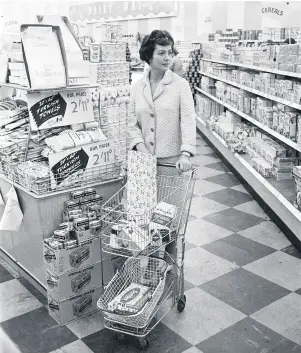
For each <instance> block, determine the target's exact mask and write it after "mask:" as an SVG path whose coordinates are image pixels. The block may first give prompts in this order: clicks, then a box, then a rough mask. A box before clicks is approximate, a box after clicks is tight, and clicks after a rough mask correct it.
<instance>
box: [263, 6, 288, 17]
mask: <svg viewBox="0 0 301 353" xmlns="http://www.w3.org/2000/svg"><path fill="white" fill-rule="evenodd" d="M261 12H262V13H263V14H275V15H278V16H283V10H280V9H277V8H275V7H263V8H262V9H261Z"/></svg>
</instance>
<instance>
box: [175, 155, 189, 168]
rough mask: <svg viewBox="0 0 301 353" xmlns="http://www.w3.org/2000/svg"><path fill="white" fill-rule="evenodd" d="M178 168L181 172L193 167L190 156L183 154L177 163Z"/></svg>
mask: <svg viewBox="0 0 301 353" xmlns="http://www.w3.org/2000/svg"><path fill="white" fill-rule="evenodd" d="M176 168H177V169H178V171H179V172H180V173H182V172H188V171H189V170H190V169H191V168H192V164H191V162H190V158H189V157H188V156H186V155H185V154H182V155H181V157H180V159H179V160H178V162H177V163H176Z"/></svg>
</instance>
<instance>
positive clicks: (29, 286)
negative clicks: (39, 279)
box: [18, 277, 48, 305]
mask: <svg viewBox="0 0 301 353" xmlns="http://www.w3.org/2000/svg"><path fill="white" fill-rule="evenodd" d="M18 281H19V282H20V283H21V284H23V286H24V287H25V288H26V289H27V290H28V291H29V292H30V293H31V294H32V295H34V296H35V297H36V298H37V299H38V300H39V301H40V302H41V303H42V304H43V305H47V304H48V301H47V298H46V297H45V295H43V294H42V293H41V292H40V291H38V290H37V289H36V288H35V287H34V286H33V285H32V284H31V283H29V282H28V281H27V280H26V279H25V278H24V277H21V278H18Z"/></svg>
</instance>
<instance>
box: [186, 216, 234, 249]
mask: <svg viewBox="0 0 301 353" xmlns="http://www.w3.org/2000/svg"><path fill="white" fill-rule="evenodd" d="M230 234H232V231H230V230H228V229H225V228H222V227H220V226H217V225H215V224H213V223H211V222H207V221H205V220H203V219H195V220H193V221H191V222H189V223H188V225H187V229H186V239H187V241H188V242H189V243H191V244H194V245H196V246H202V245H205V244H208V243H211V242H213V241H215V240H219V239H221V238H224V237H226V236H228V235H230Z"/></svg>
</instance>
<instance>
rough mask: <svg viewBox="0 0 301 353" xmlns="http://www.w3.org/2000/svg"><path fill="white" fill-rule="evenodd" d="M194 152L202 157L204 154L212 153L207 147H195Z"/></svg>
mask: <svg viewBox="0 0 301 353" xmlns="http://www.w3.org/2000/svg"><path fill="white" fill-rule="evenodd" d="M196 152H197V154H199V155H204V154H209V153H213V150H212V148H211V147H208V146H197V148H196Z"/></svg>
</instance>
